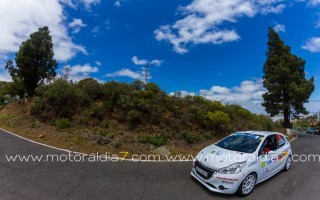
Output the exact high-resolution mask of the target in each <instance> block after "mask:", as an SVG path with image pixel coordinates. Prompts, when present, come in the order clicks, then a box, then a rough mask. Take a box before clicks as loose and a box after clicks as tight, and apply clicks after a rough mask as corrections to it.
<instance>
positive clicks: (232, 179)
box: [217, 176, 239, 181]
mask: <svg viewBox="0 0 320 200" xmlns="http://www.w3.org/2000/svg"><path fill="white" fill-rule="evenodd" d="M217 179H220V180H224V181H239V179H237V178H224V177H219V176H217Z"/></svg>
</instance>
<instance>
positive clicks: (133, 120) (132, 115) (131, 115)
mask: <svg viewBox="0 0 320 200" xmlns="http://www.w3.org/2000/svg"><path fill="white" fill-rule="evenodd" d="M127 120H128V122H129V123H130V125H131V126H133V127H136V126H138V125H139V124H140V123H141V122H142V120H144V118H143V115H142V113H141V112H139V111H136V110H131V111H129V112H128V114H127Z"/></svg>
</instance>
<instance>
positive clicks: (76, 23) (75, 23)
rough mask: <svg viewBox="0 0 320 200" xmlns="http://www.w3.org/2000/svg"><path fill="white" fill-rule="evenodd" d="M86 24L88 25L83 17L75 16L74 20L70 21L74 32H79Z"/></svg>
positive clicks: (70, 26)
mask: <svg viewBox="0 0 320 200" xmlns="http://www.w3.org/2000/svg"><path fill="white" fill-rule="evenodd" d="M86 26H87V25H86V24H84V23H83V22H82V19H76V18H74V19H73V21H72V22H70V23H69V28H71V29H72V33H78V32H79V31H80V30H81V28H83V27H86Z"/></svg>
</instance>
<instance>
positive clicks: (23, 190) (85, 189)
mask: <svg viewBox="0 0 320 200" xmlns="http://www.w3.org/2000/svg"><path fill="white" fill-rule="evenodd" d="M291 144H292V148H293V151H294V153H296V154H316V153H320V145H319V144H320V136H316V135H305V134H301V135H300V136H299V137H298V138H297V139H296V140H295V141H293V142H292V143H291ZM61 153H64V152H61V151H58V150H54V149H51V148H48V147H44V146H40V145H37V144H34V143H30V142H28V141H25V140H22V139H20V138H17V137H15V136H12V135H10V134H8V133H6V132H3V131H1V130H0V199H1V200H6V199H10V200H14V199H32V200H35V199H77V200H78V199H86V200H87V199H130V200H132V199H183V200H186V199H239V197H238V196H236V195H221V194H217V193H212V192H209V191H208V190H207V189H205V188H204V187H203V186H202V185H200V184H199V183H197V182H196V181H195V180H193V179H192V178H191V177H190V170H191V162H180V163H141V162H139V163H137V162H128V161H124V162H117V163H113V162H103V163H102V162H96V163H92V162H80V163H75V162H8V161H7V158H6V156H5V155H8V156H9V155H16V154H20V155H29V154H32V155H46V154H61ZM319 167H320V162H308V163H302V162H296V163H293V165H292V168H291V169H290V171H289V172H285V173H284V172H281V173H280V174H278V175H276V176H275V177H273V178H271V179H269V180H268V181H266V182H264V183H261V184H259V185H258V186H257V187H256V189H255V190H254V192H253V193H252V194H251V195H250V196H249V197H246V198H245V199H268V200H270V199H272V200H275V199H304V200H305V199H319V198H320V191H319V184H320V170H319Z"/></svg>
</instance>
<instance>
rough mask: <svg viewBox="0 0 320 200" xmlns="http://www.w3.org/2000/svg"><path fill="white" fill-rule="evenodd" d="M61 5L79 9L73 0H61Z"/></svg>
mask: <svg viewBox="0 0 320 200" xmlns="http://www.w3.org/2000/svg"><path fill="white" fill-rule="evenodd" d="M60 3H61V4H63V5H65V6H69V7H71V8H74V9H76V8H77V6H76V4H75V3H73V1H72V0H60Z"/></svg>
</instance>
